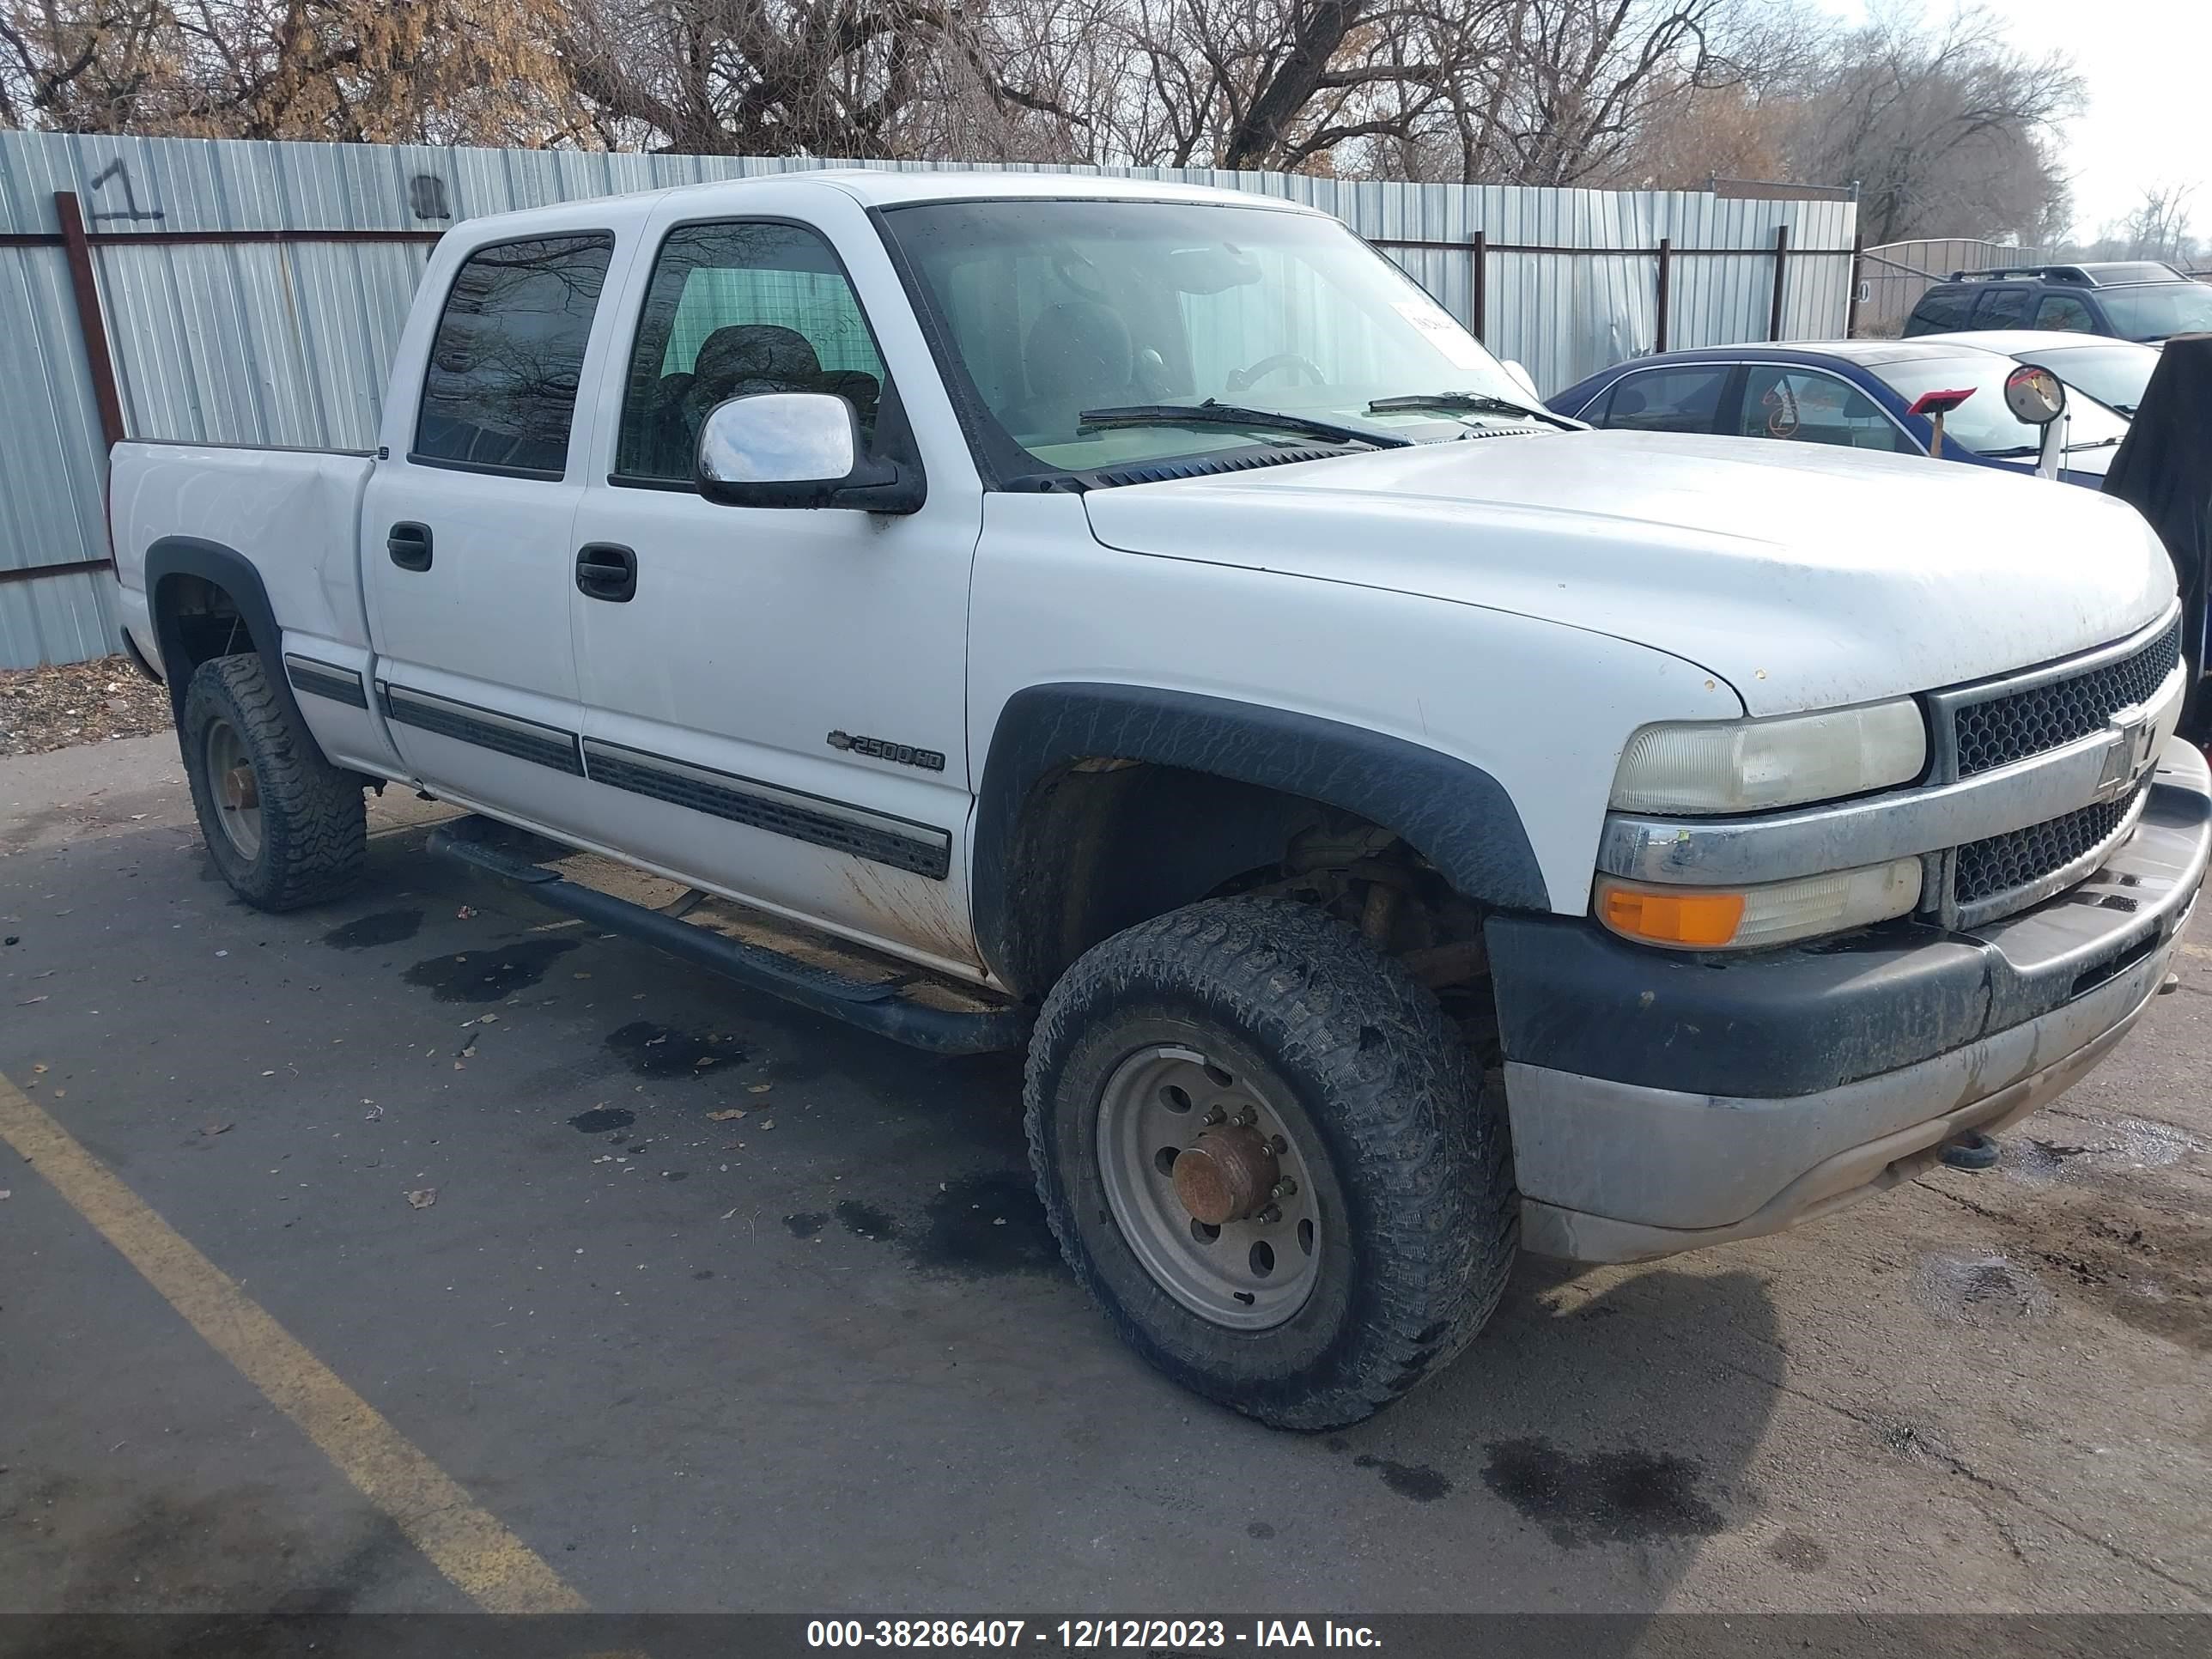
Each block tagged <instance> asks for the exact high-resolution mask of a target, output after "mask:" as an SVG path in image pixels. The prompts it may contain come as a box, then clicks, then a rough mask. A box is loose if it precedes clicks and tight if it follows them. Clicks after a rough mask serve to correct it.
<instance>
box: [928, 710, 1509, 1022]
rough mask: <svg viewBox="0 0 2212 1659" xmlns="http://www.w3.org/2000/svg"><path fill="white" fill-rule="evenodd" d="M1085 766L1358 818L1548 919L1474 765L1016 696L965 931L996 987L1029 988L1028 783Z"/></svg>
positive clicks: (1334, 730) (1236, 715)
mask: <svg viewBox="0 0 2212 1659" xmlns="http://www.w3.org/2000/svg"><path fill="white" fill-rule="evenodd" d="M1093 757H1102V758H1113V759H1119V760H1132V761H1148V762H1151V763H1154V764H1156V765H1162V766H1176V767H1182V768H1185V769H1188V770H1190V771H1194V772H1202V773H1207V774H1211V775H1215V776H1218V777H1224V778H1229V779H1233V780H1235V781H1237V782H1240V783H1247V784H1253V785H1256V786H1258V787H1262V788H1268V789H1278V790H1281V791H1283V792H1284V793H1287V794H1293V795H1300V796H1304V797H1305V798H1307V799H1312V800H1316V801H1320V802H1322V803H1323V804H1325V805H1330V806H1334V807H1337V808H1340V810H1342V811H1348V812H1355V813H1358V815H1359V816H1360V817H1364V818H1366V819H1368V820H1369V821H1370V823H1376V824H1378V825H1380V826H1382V827H1383V828H1384V829H1389V830H1391V831H1393V832H1394V833H1395V834H1396V835H1398V836H1402V837H1403V838H1404V839H1405V841H1406V842H1407V845H1409V846H1411V847H1412V848H1413V849H1414V850H1415V851H1416V852H1418V853H1419V854H1421V856H1422V857H1424V858H1425V859H1426V860H1428V861H1429V862H1430V863H1431V864H1432V865H1433V866H1436V868H1437V871H1438V872H1440V873H1441V874H1442V875H1443V877H1444V878H1445V879H1446V880H1447V881H1449V882H1450V883H1451V884H1452V885H1453V886H1454V887H1455V889H1457V890H1459V891H1460V892H1462V893H1463V894H1465V895H1466V896H1468V897H1469V898H1471V899H1474V900H1476V901H1477V902H1481V903H1484V904H1488V905H1492V906H1495V907H1496V908H1499V909H1503V910H1548V909H1549V908H1551V897H1550V894H1549V891H1548V890H1547V888H1546V886H1545V884H1544V878H1543V873H1542V872H1541V869H1540V868H1539V867H1538V866H1537V863H1536V854H1535V852H1534V848H1531V846H1530V845H1529V842H1528V831H1527V829H1525V828H1524V827H1523V825H1522V822H1521V814H1520V811H1519V810H1518V809H1517V808H1516V807H1515V805H1514V804H1513V799H1512V797H1511V796H1510V795H1509V794H1507V793H1506V791H1505V788H1504V785H1502V784H1500V783H1499V782H1498V780H1497V779H1496V778H1494V777H1492V776H1491V775H1490V774H1489V773H1487V772H1486V771H1484V770H1483V769H1481V768H1480V767H1478V766H1474V765H1473V764H1471V763H1468V762H1466V761H1463V760H1459V759H1455V757H1452V756H1449V755H1446V754H1442V753H1440V752H1438V751H1437V750H1433V749H1429V748H1425V747H1424V746H1422V745H1421V744H1416V743H1409V742H1407V740H1406V739H1404V738H1395V737H1390V736H1388V735H1386V734H1384V733H1382V732H1372V731H1369V730H1367V729H1366V728H1364V727H1363V726H1352V725H1347V724H1346V723H1344V722H1342V721H1340V720H1325V719H1322V717H1320V716H1318V715H1314V714H1297V713H1294V712H1291V711H1290V710H1286V709H1281V708H1269V707H1267V706H1266V705H1264V704H1260V703H1248V702H1236V701H1233V700H1231V699H1229V698H1225V697H1212V696H1203V695H1200V694H1199V693H1196V692H1190V691H1173V690H1163V689H1160V688H1158V687H1154V686H1144V685H1112V684H1088V683H1066V684H1048V685H1033V686H1029V687H1026V688H1024V690H1020V691H1018V692H1016V693H1015V694H1014V695H1013V696H1012V697H1010V698H1008V699H1007V701H1006V707H1005V708H1003V709H1002V710H1001V711H1000V715H999V722H998V726H997V728H996V729H995V730H994V732H993V733H992V736H991V745H990V750H989V754H988V757H987V759H986V760H985V762H984V767H983V779H982V786H981V789H980V790H979V791H978V796H977V800H976V808H975V847H974V853H973V856H972V871H973V890H974V899H973V904H974V908H975V933H976V939H977V941H978V943H979V944H980V945H981V947H982V951H983V957H984V960H985V961H986V962H987V963H989V964H990V966H991V969H992V971H993V972H994V973H996V974H997V975H999V976H1000V979H1001V981H1003V982H1005V983H1006V984H1008V985H1010V986H1014V987H1018V988H1020V989H1022V990H1024V991H1028V992H1035V993H1042V990H1043V989H1044V988H1045V987H1042V986H1040V985H1029V984H1025V983H1024V979H1025V978H1026V977H1031V976H1033V975H1024V973H1023V972H1022V971H1021V970H1022V965H1023V957H1024V953H1023V951H1022V948H1021V941H1020V939H1018V936H1017V934H1018V896H1017V895H1016V893H1015V892H1014V891H1013V882H1014V880H1015V878H1016V872H1015V871H1014V869H1013V864H1014V855H1015V851H1016V847H1017V843H1018V836H1019V833H1020V828H1021V821H1022V814H1023V812H1024V809H1025V808H1026V806H1027V805H1028V803H1029V799H1030V792H1031V791H1032V790H1033V789H1034V788H1035V787H1036V785H1037V783H1038V782H1039V781H1041V780H1042V779H1044V778H1046V777H1048V776H1049V775H1052V774H1053V773H1054V772H1056V771H1058V770H1060V769H1062V768H1065V767H1066V766H1069V765H1072V764H1073V763H1075V762H1077V761H1079V760H1085V759H1090V758H1093Z"/></svg>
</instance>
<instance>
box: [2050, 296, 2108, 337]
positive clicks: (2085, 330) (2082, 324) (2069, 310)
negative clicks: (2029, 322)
mask: <svg viewBox="0 0 2212 1659" xmlns="http://www.w3.org/2000/svg"><path fill="white" fill-rule="evenodd" d="M2035 325H2036V326H2037V327H2038V328H2054V329H2064V330H2066V331H2069V332H2070V333H2075V334H2094V333H2095V332H2096V331H2097V319H2095V318H2094V317H2092V316H2091V315H2090V314H2089V307H2087V306H2086V305H2084V304H2082V303H2081V301H2079V300H2077V299H2075V297H2074V296H2073V295H2070V294H2046V295H2044V296H2043V303H2042V304H2041V305H2039V306H2038V307H2036V308H2035Z"/></svg>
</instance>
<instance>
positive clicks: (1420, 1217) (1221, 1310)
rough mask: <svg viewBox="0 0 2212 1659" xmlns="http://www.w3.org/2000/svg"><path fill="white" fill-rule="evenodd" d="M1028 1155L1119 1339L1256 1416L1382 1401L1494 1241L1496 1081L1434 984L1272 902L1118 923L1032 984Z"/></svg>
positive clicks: (1289, 1415)
mask: <svg viewBox="0 0 2212 1659" xmlns="http://www.w3.org/2000/svg"><path fill="white" fill-rule="evenodd" d="M1026 1099H1027V1108H1028V1129H1029V1144H1030V1163H1031V1164H1032V1165H1033V1166H1034V1168H1035V1170H1036V1178H1037V1185H1038V1190H1039V1193H1040V1194H1041V1195H1042V1198H1043V1200H1044V1204H1045V1209H1046V1213H1047V1215H1048V1218H1050V1220H1051V1223H1052V1228H1053V1232H1054V1236H1055V1237H1058V1239H1059V1241H1060V1249H1061V1250H1062V1252H1063V1253H1064V1254H1065V1255H1066V1258H1067V1261H1068V1263H1069V1265H1070V1266H1071V1267H1073V1269H1074V1271H1075V1274H1076V1277H1077V1279H1079V1280H1080V1281H1081V1282H1082V1284H1083V1285H1084V1287H1085V1289H1086V1290H1088V1291H1090V1293H1091V1296H1092V1297H1094V1298H1096V1299H1097V1302H1098V1304H1100V1306H1101V1307H1102V1308H1103V1310H1105V1312H1106V1315H1107V1316H1108V1318H1109V1319H1110V1320H1111V1321H1112V1322H1113V1323H1114V1324H1115V1328H1117V1329H1118V1330H1119V1331H1120V1332H1121V1335H1122V1337H1123V1338H1124V1340H1127V1342H1128V1343H1129V1344H1130V1345H1131V1346H1133V1347H1134V1348H1135V1349H1136V1350H1137V1351H1138V1352H1139V1353H1141V1354H1142V1355H1144V1357H1145V1358H1146V1359H1147V1360H1149V1361H1151V1362H1152V1364H1154V1365H1156V1366H1158V1368H1159V1369H1160V1370H1163V1371H1164V1372H1166V1373H1167V1374H1168V1375H1169V1376H1171V1377H1173V1378H1174V1379H1175V1380H1176V1382H1178V1383H1182V1384H1183V1385H1184V1386H1185V1387H1187V1388H1189V1389H1193V1390H1194V1391H1195V1392H1197V1393H1199V1394H1202V1395H1206V1396H1207V1397H1208V1398H1210V1399H1212V1400H1216V1401H1220V1402H1221V1403H1222V1404H1224V1405H1226V1406H1230V1407H1234V1408H1235V1409H1236V1410H1238V1411H1241V1412H1243V1413H1247V1414H1249V1415H1250V1416H1253V1417H1256V1418H1258V1419H1261V1421H1262V1422H1265V1423H1268V1424H1271V1425H1274V1426H1276V1427H1279V1428H1291V1429H1303V1430H1322V1429H1330V1428H1336V1427H1340V1426H1342V1425H1345V1424H1347V1423H1353V1422H1357V1421H1358V1420H1359V1419H1362V1418H1364V1417H1367V1416H1369V1415H1370V1414H1372V1413H1374V1412H1376V1411H1377V1410H1379V1409H1381V1408H1382V1407H1383V1406H1385V1405H1388V1404H1389V1402H1390V1401H1392V1400H1394V1399H1395V1398H1396V1397H1397V1396H1398V1395H1401V1394H1402V1393H1404V1392H1405V1391H1406V1390H1407V1389H1409V1388H1411V1387H1412V1386H1413V1384H1414V1383H1417V1382H1419V1380H1420V1379H1421V1377H1422V1376H1425V1374H1427V1373H1428V1372H1429V1371H1431V1370H1434V1369H1435V1368H1436V1367H1437V1366H1438V1365H1441V1364H1444V1363H1445V1362H1446V1361H1448V1360H1449V1359H1450V1358H1452V1357H1453V1356H1454V1355H1455V1354H1456V1353H1458V1352H1460V1350H1461V1349H1462V1348H1463V1347H1464V1346H1466V1345H1467V1344H1468V1342H1469V1341H1470V1340H1473V1338H1474V1334H1475V1333H1476V1331H1477V1330H1479V1329H1480V1328H1481V1326H1482V1323H1483V1322H1484V1321H1485V1320H1486V1318H1488V1317H1489V1316H1490V1312H1491V1310H1492V1309H1493V1308H1494V1307H1495V1306H1496V1305H1497V1303H1498V1296H1499V1294H1500V1293H1501V1292H1502V1291H1503V1290H1504V1285H1505V1279H1506V1275H1507V1273H1508V1272H1509V1271H1510V1268H1511V1266H1512V1260H1513V1254H1514V1250H1515V1248H1516V1243H1517V1242H1518V1216H1519V1200H1518V1197H1517V1195H1516V1194H1515V1192H1514V1190H1513V1182H1512V1170H1511V1154H1510V1147H1509V1144H1508V1139H1507V1133H1506V1124H1505V1118H1504V1107H1503V1100H1502V1095H1501V1092H1500V1091H1499V1090H1498V1088H1497V1087H1496V1086H1495V1085H1494V1084H1490V1085H1486V1083H1485V1081H1484V1080H1483V1079H1481V1078H1480V1076H1479V1074H1478V1072H1477V1069H1476V1067H1475V1066H1474V1063H1473V1060H1472V1057H1471V1055H1470V1054H1468V1048H1467V1043H1466V1041H1465V1038H1464V1036H1462V1034H1461V1033H1460V1032H1459V1031H1458V1030H1455V1028H1454V1027H1453V1025H1452V1024H1451V1022H1450V1021H1449V1019H1447V1018H1445V1016H1444V1014H1443V1010H1442V1009H1441V1008H1440V1007H1438V1006H1437V1000H1436V998H1435V997H1434V996H1433V995H1432V994H1431V993H1430V992H1428V991H1427V990H1425V988H1423V987H1421V986H1420V985H1419V984H1418V983H1416V982H1415V981H1413V979H1412V978H1411V977H1410V976H1409V975H1407V974H1406V973H1405V972H1404V971H1403V970H1402V969H1400V968H1399V967H1398V966H1397V965H1396V964H1395V963H1392V962H1390V961H1389V959H1387V958H1386V957H1383V956H1382V955H1380V954H1379V953H1377V952H1376V951H1374V950H1373V949H1372V948H1371V947H1370V946H1369V945H1367V944H1366V943H1365V942H1364V940H1362V939H1360V938H1359V936H1358V934H1357V933H1354V932H1352V929H1350V928H1348V927H1345V926H1343V925H1342V924H1341V923H1339V922H1337V921H1333V920H1332V919H1330V918H1329V917H1328V916H1327V915H1323V914H1322V912H1320V911H1318V910H1316V909H1314V908H1311V907H1310V906H1307V905H1304V904H1299V903H1296V902H1291V901H1287V900H1279V899H1226V900H1214V901H1209V902H1206V903H1203V904H1196V905H1193V906H1191V907H1189V908H1187V909H1183V910H1178V911H1176V912H1174V913H1172V914H1170V915H1165V916H1162V917H1159V918H1158V919H1156V920H1154V921H1148V922H1145V923H1142V924H1140V925H1139V926H1138V927H1133V928H1131V929H1129V930H1128V931H1127V933H1121V934H1117V935H1116V936H1115V937H1114V938H1113V939H1109V940H1107V941H1106V942H1105V943H1104V944H1103V945H1098V946H1097V948H1096V949H1094V950H1092V951H1090V952H1089V953H1088V954H1087V955H1085V957H1083V958H1082V959H1081V960H1080V961H1079V962H1078V963H1076V964H1075V966H1074V967H1073V969H1070V970H1069V971H1068V973H1067V975H1066V976H1065V977H1064V978H1063V979H1062V980H1061V981H1060V984H1059V985H1058V986H1056V987H1054V990H1053V992H1052V994H1051V995H1050V996H1049V997H1048V998H1047V999H1046V1001H1045V1006H1044V1009H1043V1012H1042V1016H1041V1018H1039V1020H1038V1024H1037V1030H1036V1037H1035V1039H1034V1041H1033V1042H1032V1043H1031V1046H1030V1060H1029V1075H1028V1088H1027V1094H1026Z"/></svg>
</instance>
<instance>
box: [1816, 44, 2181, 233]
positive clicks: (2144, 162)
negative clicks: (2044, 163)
mask: <svg viewBox="0 0 2212 1659" xmlns="http://www.w3.org/2000/svg"><path fill="white" fill-rule="evenodd" d="M1820 3H1821V4H1822V5H1824V6H1825V7H1826V9H1828V10H1830V11H1832V12H1834V13H1836V14H1838V15H1840V16H1844V17H1847V18H1857V17H1858V16H1860V15H1863V13H1864V11H1865V5H1864V3H1863V0H1820ZM1905 3H1906V4H1907V5H1911V4H1915V3H1917V4H1918V5H1919V7H1920V9H1922V10H1923V11H1924V12H1925V13H1926V14H1927V15H1929V16H1930V17H1931V18H1941V17H1943V16H1948V15H1949V14H1950V12H1951V11H1952V10H1953V9H1954V7H1953V4H1952V0H1905ZM1989 9H1990V10H1992V11H1994V12H1996V14H1997V15H1998V16H1999V17H2000V18H2002V20H2003V21H2004V24H2005V26H2006V27H2007V29H2008V31H2009V33H2010V34H2011V36H2012V39H2013V41H2014V44H2015V45H2016V46H2019V47H2020V48H2021V50H2023V51H2025V52H2030V53H2033V54H2034V55H2037V56H2040V55H2041V54H2043V53H2045V52H2050V51H2051V50H2052V49H2054V48H2056V49H2057V50H2058V51H2061V52H2065V53H2067V54H2068V55H2069V57H2071V58H2073V60H2074V68H2075V71H2076V72H2077V73H2079V74H2080V75H2081V78H2082V79H2083V81H2084V82H2087V88H2088V100H2087V108H2086V109H2085V110H2084V111H2083V112H2082V113H2081V115H2080V116H2079V117H2077V118H2075V120H2073V121H2072V122H2070V123H2069V124H2068V126H2067V128H2066V131H2065V139H2064V142H2063V144H2062V145H2061V147H2060V158H2059V159H2060V162H2061V165H2062V166H2063V167H2065V168H2066V170H2067V171H2068V172H2069V173H2070V174H2071V175H2072V177H2073V180H2074V211H2075V225H2074V229H2075V235H2076V236H2078V237H2081V238H2085V239H2087V238H2093V237H2095V236H2097V235H2098V234H2100V233H2101V232H2102V231H2103V229H2104V228H2105V227H2106V224H2108V223H2110V222H2112V221H2115V220H2118V219H2119V218H2121V217H2123V216H2125V215H2126V214H2127V213H2128V212H2129V210H2131V209H2132V208H2133V207H2134V206H2135V205H2136V203H2137V201H2138V200H2139V199H2140V198H2141V195H2142V188H2143V186H2144V185H2149V184H2161V183H2179V184H2194V185H2196V186H2197V196H2196V199H2195V201H2194V203H2193V204H2192V212H2191V219H2192V221H2193V228H2194V229H2195V231H2196V233H2197V235H2199V236H2212V100H2207V98H2206V95H2205V94H2206V82H2207V76H2208V72H2212V0H1989Z"/></svg>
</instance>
